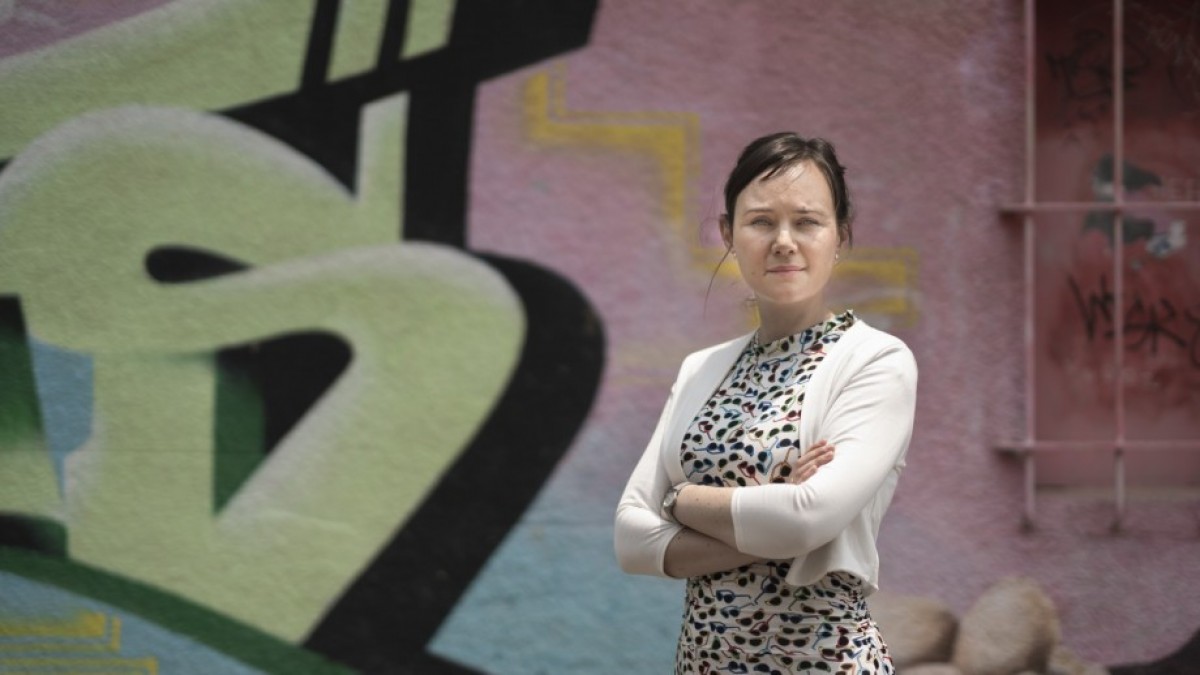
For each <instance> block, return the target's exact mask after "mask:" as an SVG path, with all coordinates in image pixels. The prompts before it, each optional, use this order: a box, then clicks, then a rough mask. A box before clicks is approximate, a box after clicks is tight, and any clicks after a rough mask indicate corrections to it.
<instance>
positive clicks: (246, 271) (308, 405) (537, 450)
mask: <svg viewBox="0 0 1200 675" xmlns="http://www.w3.org/2000/svg"><path fill="white" fill-rule="evenodd" d="M0 21H2V23H0V157H3V158H5V159H6V163H5V164H4V166H3V169H2V170H0V350H2V351H0V516H2V519H0V589H2V591H0V624H2V625H3V626H5V631H3V632H0V641H3V643H4V644H5V651H4V652H0V664H5V665H13V664H17V665H20V664H21V663H24V664H26V665H28V664H30V663H36V664H41V665H43V666H46V667H51V666H54V667H58V666H61V667H63V668H65V669H68V670H69V669H70V668H71V667H73V666H72V665H71V664H72V663H74V664H76V665H78V664H79V663H82V662H81V661H78V660H79V659H92V660H93V661H95V662H96V663H101V664H102V665H105V666H107V667H112V668H126V669H128V672H153V671H154V669H158V670H161V671H162V672H170V673H183V672H195V673H211V672H231V673H232V672H286V673H296V672H355V671H361V672H487V673H562V672H571V673H613V672H664V671H665V670H666V669H667V668H669V667H670V663H671V658H672V654H673V649H674V640H675V633H676V631H677V629H678V616H679V611H680V598H681V593H682V586H681V584H680V583H678V582H670V581H662V580H652V579H644V578H630V577H626V576H624V575H622V574H621V573H620V571H619V570H618V569H617V567H616V564H615V561H614V559H613V555H612V552H611V517H612V511H613V508H614V505H615V502H616V499H617V497H618V495H619V493H620V490H621V488H622V486H623V483H624V480H625V478H626V477H627V475H628V473H629V471H630V470H631V469H632V466H633V464H634V462H635V461H636V458H637V456H638V455H639V454H640V452H641V450H642V447H643V446H644V444H645V442H646V440H647V438H648V436H649V434H650V431H651V428H652V426H653V423H654V421H655V419H656V418H657V415H658V412H659V407H660V406H661V404H662V401H663V400H664V399H665V397H666V392H667V388H668V387H669V384H670V382H671V380H672V378H673V376H674V372H675V369H676V367H677V365H678V363H679V360H680V359H681V358H682V357H683V355H685V354H686V353H688V352H689V351H692V350H694V349H696V348H699V347H701V346H704V345H706V344H710V343H712V342H716V341H718V340H723V339H726V338H728V337H731V336H733V335H736V334H739V333H741V332H745V331H746V330H749V328H750V327H751V326H752V322H753V317H752V315H751V314H750V312H749V310H748V309H747V307H746V304H745V302H744V300H745V298H746V295H747V292H746V290H745V288H744V287H742V286H741V285H740V283H739V282H738V281H737V279H736V272H735V271H734V268H733V266H732V265H727V266H725V267H722V268H721V269H719V270H716V274H715V275H714V270H715V269H716V264H717V262H718V260H719V247H718V245H717V243H718V241H717V236H716V227H715V226H716V218H717V216H718V215H719V213H720V210H721V206H720V199H719V197H718V193H719V190H720V185H721V182H722V180H723V179H724V176H725V173H726V172H727V171H728V169H729V168H730V166H731V165H732V162H733V159H734V157H735V155H736V153H737V152H738V150H739V149H740V148H741V147H742V145H744V144H745V143H746V142H747V141H748V140H750V139H751V138H753V137H754V136H756V135H759V134H762V133H766V132H770V131H775V130H780V129H793V130H797V131H800V132H802V133H806V134H812V135H822V136H825V137H827V138H830V139H831V140H833V141H834V142H835V143H836V144H837V146H838V148H839V151H840V153H841V155H842V159H843V160H844V162H845V163H846V164H847V165H848V166H849V174H848V175H849V180H850V181H851V187H852V190H853V192H854V195H855V197H856V199H857V202H858V214H859V215H858V219H857V222H856V232H855V242H856V247H855V252H854V254H853V255H852V256H851V257H850V259H849V260H848V261H847V262H846V263H844V264H843V265H842V267H841V272H840V276H839V278H838V280H837V283H838V292H839V298H840V301H841V302H842V303H843V304H846V305H849V306H853V307H855V308H856V309H857V310H858V311H859V313H860V315H861V316H864V317H866V318H867V320H868V321H870V322H872V323H873V324H875V325H878V326H880V327H883V328H886V329H888V330H891V331H893V332H895V333H897V334H898V335H900V336H901V337H903V338H904V339H905V340H906V341H907V342H908V343H909V344H910V345H911V347H912V348H913V351H914V352H915V354H916V356H917V359H918V362H919V364H920V367H921V385H920V394H919V404H918V420H917V430H916V433H915V435H914V439H913V444H912V449H911V452H910V457H909V469H908V471H907V473H906V475H905V476H904V479H903V480H902V481H901V486H900V489H899V491H898V493H897V497H896V501H895V503H894V505H893V507H892V511H891V512H890V513H889V516H888V518H887V520H886V521H885V524H884V530H883V534H882V536H881V540H880V549H881V554H882V558H883V572H882V583H883V585H884V587H885V588H887V589H889V590H892V591H896V592H900V593H908V594H916V595H924V596H930V597H934V598H936V599H939V600H941V601H943V602H945V603H947V604H949V605H950V606H951V607H953V608H955V609H956V610H959V611H962V610H965V609H966V608H967V607H968V606H969V605H970V604H971V602H973V600H974V599H975V598H976V597H977V596H978V595H979V593H980V592H981V591H982V590H983V589H985V588H987V587H988V586H989V585H991V584H992V583H994V582H995V581H996V580H997V579H999V578H1001V577H1003V576H1006V575H1010V574H1022V575H1026V576H1030V577H1032V578H1034V579H1035V580H1037V581H1038V582H1040V583H1041V584H1042V585H1043V587H1044V588H1045V589H1046V590H1047V591H1048V593H1049V594H1050V596H1051V597H1052V598H1053V599H1054V600H1055V601H1056V602H1057V604H1058V607H1059V611H1060V613H1061V618H1062V625H1063V636H1064V637H1063V639H1064V642H1065V643H1067V644H1068V645H1069V646H1071V647H1072V648H1074V649H1075V650H1076V651H1078V652H1079V653H1080V654H1081V655H1083V656H1085V657H1087V658H1090V659H1093V660H1097V661H1100V662H1103V663H1109V664H1115V663H1122V662H1133V661H1143V660H1152V659H1155V658H1158V657H1160V656H1162V655H1164V654H1167V653H1168V652H1170V651H1172V650H1174V649H1175V648H1177V647H1178V646H1179V645H1180V644H1181V643H1183V642H1185V641H1186V640H1187V639H1188V637H1189V636H1190V635H1191V634H1192V633H1193V632H1194V630H1195V628H1196V627H1197V626H1198V625H1200V602H1198V600H1200V590H1197V584H1195V583H1192V582H1194V581H1195V580H1196V573H1195V572H1194V571H1193V570H1194V560H1195V559H1196V554H1197V552H1198V551H1200V542H1198V541H1197V538H1196V526H1195V514H1194V512H1193V509H1192V503H1191V502H1179V501H1164V500H1160V499H1150V500H1145V501H1140V502H1138V503H1137V504H1136V506H1135V507H1134V509H1133V510H1132V511H1131V514H1130V518H1129V522H1128V528H1127V530H1126V532H1125V533H1124V534H1121V535H1119V536H1113V535H1109V534H1107V530H1106V527H1107V524H1108V522H1109V519H1110V517H1111V507H1110V505H1109V503H1108V502H1107V501H1106V498H1105V497H1103V496H1090V495H1086V494H1085V495H1084V496H1082V497H1080V496H1078V495H1070V496H1068V495H1054V496H1049V497H1047V498H1045V499H1043V500H1042V502H1041V504H1040V508H1041V511H1040V514H1039V528H1038V529H1037V530H1036V531H1034V532H1033V533H1022V532H1021V531H1020V529H1019V527H1018V525H1019V514H1020V509H1021V505H1022V492H1021V490H1022V484H1021V479H1020V474H1019V470H1018V469H1019V467H1018V466H1017V465H1015V464H1012V463H1011V462H1010V461H1007V460H1005V459H1004V458H1003V457H1001V456H1000V455H998V454H997V453H996V452H994V450H993V449H992V448H993V446H994V445H995V444H996V443H998V442H1001V441H1002V440H1005V439H1010V438H1014V437H1020V436H1021V434H1022V433H1023V429H1024V423H1025V419H1024V417H1023V410H1024V406H1025V402H1024V383H1025V382H1024V352H1023V349H1022V346H1021V345H1022V334H1023V333H1022V331H1023V328H1022V323H1021V316H1022V312H1023V305H1022V302H1023V297H1024V296H1023V293H1024V291H1023V282H1022V276H1021V273H1022V269H1023V262H1022V260H1023V258H1022V256H1023V249H1022V244H1021V240H1020V236H1019V231H1018V228H1017V227H1016V226H1015V225H1014V224H1012V223H1011V222H1010V223H1007V224H1006V223H1005V222H1004V221H1003V220H1002V219H1001V218H1000V217H999V215H998V205H999V204H1001V203H1006V202H1015V201H1020V200H1021V199H1022V198H1023V196H1024V194H1023V181H1024V176H1025V174H1024V168H1023V160H1024V155H1023V147H1024V145H1023V144H1024V122H1025V117H1024V113H1025V109H1024V60H1023V59H1024V57H1023V54H1024V51H1023V50H1024V37H1023V33H1022V16H1021V3H1019V2H1016V1H1015V0H1013V1H1008V0H1004V1H1001V0H972V1H971V2H940V1H939V2H926V1H918V0H907V1H903V2H888V3H875V2H867V1H865V0H862V1H859V0H855V1H852V2H840V3H798V2H783V1H780V2H704V3H697V2H682V1H675V0H672V1H670V2H655V3H642V2H634V1H632V0H613V1H611V2H603V3H601V4H599V5H598V6H597V5H596V4H594V3H592V2H589V1H587V0H573V1H571V2H566V1H564V0H547V1H545V2H535V3H530V2H479V3H475V2H470V3H466V2H464V3H455V2H452V1H450V0H412V1H411V2H408V3H404V2H385V1H384V0H376V1H367V0H355V1H353V2H350V1H346V2H336V1H324V0H323V1H320V2H294V1H292V0H269V1H263V0H254V1H251V0H175V1H174V2H154V1H151V0H146V1H144V2H138V3H130V2H89V3H81V4H70V3H61V4H59V3H46V2H27V1H22V0H18V1H17V2H14V3H10V4H9V7H7V8H6V9H5V14H4V15H3V16H0ZM1084 166H1085V168H1090V165H1084ZM1193 248H1194V246H1193ZM1191 255H1193V256H1194V254H1191ZM1183 269H1184V270H1190V272H1189V273H1190V274H1195V273H1196V269H1197V267H1196V266H1195V264H1194V263H1189V264H1187V265H1183ZM710 279H712V288H711V292H708V293H706V288H707V287H708V284H709V282H710ZM1191 288H1195V286H1192V287H1191ZM1188 293H1191V294H1190V295H1188ZM1184 295H1185V296H1186V297H1181V298H1179V299H1178V301H1179V302H1180V303H1184V304H1185V305H1186V303H1188V302H1191V303H1192V305H1190V306H1193V307H1194V306H1195V302H1196V299H1197V296H1196V294H1195V293H1194V292H1190V291H1189V292H1185V293H1184ZM1172 297H1174V296H1172ZM1197 315H1200V312H1198V313H1197ZM1077 321H1078V322H1079V323H1077V324H1072V325H1070V326H1068V327H1067V328H1065V329H1064V330H1069V331H1075V333H1079V331H1080V330H1082V328H1081V326H1083V324H1082V323H1081V322H1082V321H1083V317H1082V316H1081V317H1079V318H1078V319H1077ZM1109 344H1110V345H1111V342H1110V343H1109ZM1181 353H1182V352H1181ZM1185 391H1186V389H1185ZM1193 401H1194V399H1189V398H1187V397H1186V396H1185V397H1184V398H1183V399H1177V400H1176V403H1175V405H1177V406H1183V408H1184V409H1185V410H1186V409H1188V406H1191V405H1193ZM1192 409H1193V410H1194V408H1192ZM1130 636H1135V637H1134V638H1133V639H1131V638H1130ZM22 660H24V661H22ZM73 660H74V661H73Z"/></svg>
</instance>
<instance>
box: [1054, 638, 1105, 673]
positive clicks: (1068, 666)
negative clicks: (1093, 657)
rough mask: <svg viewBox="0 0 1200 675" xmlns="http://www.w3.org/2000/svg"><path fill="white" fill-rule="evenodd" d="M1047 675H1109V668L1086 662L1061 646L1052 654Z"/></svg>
mask: <svg viewBox="0 0 1200 675" xmlns="http://www.w3.org/2000/svg"><path fill="white" fill-rule="evenodd" d="M1046 675H1109V672H1108V668H1105V667H1104V666H1102V665H1100V664H1098V663H1090V662H1088V661H1084V660H1083V659H1081V658H1079V657H1078V656H1076V655H1075V652H1073V651H1071V650H1070V649H1067V648H1066V647H1064V646H1062V645H1059V646H1058V647H1055V649H1054V651H1053V652H1052V653H1051V654H1050V665H1049V666H1047V667H1046Z"/></svg>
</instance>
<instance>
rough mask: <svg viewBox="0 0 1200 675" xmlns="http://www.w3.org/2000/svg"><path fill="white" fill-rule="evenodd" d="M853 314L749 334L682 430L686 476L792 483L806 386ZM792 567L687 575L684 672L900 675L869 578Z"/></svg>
mask: <svg viewBox="0 0 1200 675" xmlns="http://www.w3.org/2000/svg"><path fill="white" fill-rule="evenodd" d="M854 321H855V317H854V314H853V313H852V312H850V311H846V312H845V313H843V314H840V315H838V316H835V317H833V318H832V319H830V320H829V321H826V322H825V323H822V324H818V325H816V326H813V327H811V328H809V329H807V330H805V331H803V332H801V333H797V334H795V335H790V336H787V337H784V338H781V339H779V340H776V341H774V342H769V343H766V344H760V343H759V342H758V339H757V336H756V337H755V339H753V340H751V342H750V344H749V345H747V346H746V349H745V350H744V351H743V352H742V354H741V355H740V356H739V357H738V359H737V361H736V362H735V363H734V365H733V368H732V369H731V370H730V372H729V374H728V375H727V376H726V378H725V380H724V381H723V382H722V383H721V386H720V387H718V389H717V390H716V392H715V393H714V394H713V396H712V398H710V399H709V400H708V402H707V403H706V404H705V405H704V407H703V408H702V409H701V410H700V413H699V414H698V415H697V416H696V419H695V420H693V421H692V424H691V426H690V427H689V428H688V430H687V433H686V434H685V435H684V438H683V446H682V448H681V452H682V455H681V457H682V460H683V469H684V473H685V474H686V475H687V477H688V480H690V481H692V482H693V483H700V484H703V485H718V486H724V487H736V486H750V485H761V484H764V483H781V482H785V481H787V479H788V475H789V474H790V473H791V466H792V465H793V464H794V462H795V460H796V459H797V458H798V457H799V456H800V453H801V452H802V451H803V450H804V448H801V447H798V442H797V436H798V431H799V425H800V410H801V408H802V406H803V403H804V390H805V386H806V384H807V383H808V380H809V379H810V378H811V377H812V373H813V371H814V370H815V369H816V367H817V364H818V363H820V362H821V361H822V360H823V359H824V358H825V350H826V349H827V348H828V347H829V346H830V345H832V344H833V343H835V342H837V341H838V340H839V339H840V338H841V337H842V335H843V333H844V332H845V330H846V329H847V328H849V327H850V326H851V325H852V324H853V323H854ZM790 565H791V562H790V561H782V560H780V561H767V562H762V563H755V564H751V565H746V566H743V567H739V568H737V569H734V570H729V571H725V572H717V573H715V574H708V575H704V576H699V577H692V578H691V579H689V580H688V582H687V597H686V605H685V607H684V613H683V629H682V631H681V633H680V636H679V645H678V648H677V649H676V654H675V672H676V674H677V675H683V674H684V673H702V674H707V673H714V674H715V673H768V674H773V673H779V674H781V675H782V674H783V673H809V672H832V673H871V674H883V675H890V674H891V673H893V672H894V671H893V667H892V662H891V659H890V658H889V657H888V653H887V647H886V646H885V645H884V643H883V640H882V639H881V638H880V637H879V632H878V629H877V628H876V626H875V623H874V621H872V620H871V615H870V613H869V612H868V611H867V605H866V602H865V600H864V597H863V584H862V581H861V580H860V579H859V578H858V577H856V576H854V575H852V574H849V573H847V572H837V571H835V572H831V573H829V574H827V575H825V576H824V577H823V578H821V579H820V580H819V581H817V582H816V583H814V584H812V585H810V586H791V585H789V584H788V583H787V582H786V581H784V577H785V576H787V573H788V569H789V567H790Z"/></svg>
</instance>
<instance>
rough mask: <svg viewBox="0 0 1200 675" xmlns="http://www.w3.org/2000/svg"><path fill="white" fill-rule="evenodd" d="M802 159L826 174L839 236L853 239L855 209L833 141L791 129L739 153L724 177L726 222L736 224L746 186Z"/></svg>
mask: <svg viewBox="0 0 1200 675" xmlns="http://www.w3.org/2000/svg"><path fill="white" fill-rule="evenodd" d="M802 162H812V163H813V164H815V165H816V166H817V168H818V169H820V170H821V173H822V174H824V175H825V181H826V182H827V183H829V191H830V192H831V193H833V212H834V216H835V217H836V220H837V229H838V240H839V241H841V242H844V243H846V244H852V243H853V239H854V236H853V232H852V231H851V229H850V222H851V220H853V217H854V210H853V208H852V206H851V204H850V191H849V189H848V188H847V187H846V177H845V173H846V167H844V166H842V165H841V163H840V162H838V158H837V153H835V152H834V150H833V144H832V143H830V142H829V141H827V140H825V139H823V138H804V137H803V136H800V135H799V134H796V133H794V132H791V131H782V132H779V133H774V134H770V135H767V136H763V137H761V138H756V139H754V140H753V141H751V142H750V144H749V145H747V146H746V148H745V149H744V150H742V154H740V155H738V159H737V164H735V165H734V167H733V171H731V172H729V180H727V181H725V222H727V223H728V226H729V227H731V228H732V227H733V210H734V205H735V204H736V203H737V198H738V195H740V194H742V190H745V189H746V186H748V185H750V183H751V182H752V181H753V180H755V179H756V178H758V177H759V176H762V177H763V178H764V179H766V178H771V177H772V176H774V175H775V174H777V173H779V172H780V171H786V170H788V169H790V168H792V167H793V166H796V165H797V164H800V163H802Z"/></svg>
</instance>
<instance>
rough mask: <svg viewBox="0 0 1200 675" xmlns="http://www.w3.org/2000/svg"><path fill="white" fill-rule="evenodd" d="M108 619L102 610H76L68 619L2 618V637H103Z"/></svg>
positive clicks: (0, 630) (0, 631) (0, 625)
mask: <svg viewBox="0 0 1200 675" xmlns="http://www.w3.org/2000/svg"><path fill="white" fill-rule="evenodd" d="M107 619H108V617H106V616H105V615H104V614H103V613H101V612H88V611H81V612H76V613H75V615H74V616H72V617H70V618H68V619H28V618H22V619H15V618H0V637H75V638H91V637H102V636H103V635H104V634H105V632H106V631H107V627H106V624H107Z"/></svg>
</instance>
